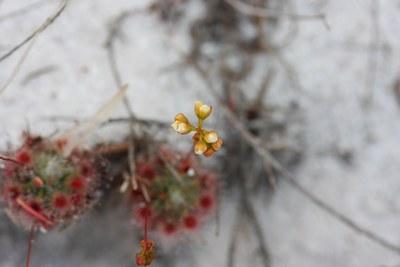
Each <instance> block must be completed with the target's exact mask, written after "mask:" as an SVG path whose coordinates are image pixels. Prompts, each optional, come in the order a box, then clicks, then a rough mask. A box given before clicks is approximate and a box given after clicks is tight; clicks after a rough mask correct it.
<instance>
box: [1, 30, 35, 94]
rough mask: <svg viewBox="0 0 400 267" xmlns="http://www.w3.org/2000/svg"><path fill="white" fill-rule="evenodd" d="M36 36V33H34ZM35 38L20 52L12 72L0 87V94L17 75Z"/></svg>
mask: <svg viewBox="0 0 400 267" xmlns="http://www.w3.org/2000/svg"><path fill="white" fill-rule="evenodd" d="M35 36H36V35H35ZM35 40H36V38H35V37H34V38H33V39H32V41H31V42H30V43H29V45H28V47H27V48H26V50H25V52H24V53H23V54H22V56H21V58H20V59H19V61H18V62H17V65H16V66H15V68H14V70H13V72H12V73H11V75H10V77H9V78H8V79H7V81H6V82H5V83H4V85H2V86H1V87H0V95H1V94H2V93H4V91H5V90H6V89H7V88H8V86H9V85H10V84H11V82H12V81H13V80H14V79H15V77H16V76H17V74H18V72H19V71H20V70H21V67H22V64H23V63H24V61H25V59H26V58H27V56H28V54H29V52H30V51H31V49H32V47H33V44H34V43H35Z"/></svg>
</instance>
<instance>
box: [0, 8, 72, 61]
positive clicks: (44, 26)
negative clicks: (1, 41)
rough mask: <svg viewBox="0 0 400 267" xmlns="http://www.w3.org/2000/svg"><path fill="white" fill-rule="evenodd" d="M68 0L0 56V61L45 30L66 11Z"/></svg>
mask: <svg viewBox="0 0 400 267" xmlns="http://www.w3.org/2000/svg"><path fill="white" fill-rule="evenodd" d="M67 2H68V0H62V2H61V4H60V7H59V8H58V9H57V11H56V12H55V13H54V14H53V15H51V16H50V17H48V18H47V19H46V20H45V21H44V22H43V23H42V25H40V26H39V27H38V28H37V29H36V30H34V31H33V32H32V33H31V34H29V35H28V36H27V37H26V38H25V39H23V40H22V41H21V42H20V43H18V44H17V45H16V46H14V47H13V48H11V49H10V50H9V51H8V52H6V53H5V54H3V55H2V56H0V62H2V61H3V60H5V59H6V58H8V57H10V56H11V55H12V54H14V53H15V52H16V51H17V50H18V49H20V48H21V47H22V46H24V45H25V44H26V43H28V42H29V41H31V40H32V39H33V38H34V37H35V36H37V35H38V34H40V33H42V32H43V31H44V30H46V29H47V27H49V26H50V25H51V24H52V23H53V22H54V21H55V20H56V19H57V18H58V17H59V16H60V15H61V13H62V12H63V11H64V9H65V7H66V6H67Z"/></svg>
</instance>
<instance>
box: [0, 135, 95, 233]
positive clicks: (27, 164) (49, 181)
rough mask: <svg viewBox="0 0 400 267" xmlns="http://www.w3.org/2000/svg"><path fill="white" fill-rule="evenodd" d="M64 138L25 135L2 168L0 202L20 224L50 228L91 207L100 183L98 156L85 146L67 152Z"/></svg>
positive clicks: (64, 222) (26, 226)
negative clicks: (56, 139) (85, 148)
mask: <svg viewBox="0 0 400 267" xmlns="http://www.w3.org/2000/svg"><path fill="white" fill-rule="evenodd" d="M65 143H66V141H65V140H61V141H60V140H58V141H53V140H49V139H45V138H41V137H37V136H31V135H26V136H25V139H24V143H23V145H22V146H21V148H20V149H18V150H17V151H16V152H14V153H8V154H9V157H10V158H13V159H15V161H16V162H12V161H7V162H5V166H4V168H3V170H1V174H0V176H1V178H2V181H1V184H0V192H1V195H0V197H1V200H2V202H3V203H4V206H5V209H6V213H7V214H8V216H9V217H10V218H11V219H12V220H13V221H14V222H15V223H16V224H18V225H21V226H23V227H24V228H27V229H31V228H32V227H34V226H35V227H36V226H40V227H42V228H43V229H46V230H49V229H52V228H54V227H57V226H60V225H67V224H68V223H69V222H70V221H72V220H73V219H75V218H76V217H77V216H79V215H80V214H81V213H83V212H84V211H85V210H87V209H88V208H89V207H91V206H92V205H93V204H94V203H95V200H96V199H97V197H96V195H97V194H96V192H97V188H98V186H99V171H98V165H99V164H98V158H96V157H95V156H94V155H92V154H91V152H89V151H86V150H80V149H74V150H73V151H72V152H71V153H70V154H69V155H68V156H64V155H63V147H64V146H63V144H65Z"/></svg>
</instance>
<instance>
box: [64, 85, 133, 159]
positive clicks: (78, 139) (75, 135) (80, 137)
mask: <svg viewBox="0 0 400 267" xmlns="http://www.w3.org/2000/svg"><path fill="white" fill-rule="evenodd" d="M127 89H128V85H124V86H122V87H121V88H120V89H119V90H118V92H117V93H116V94H115V95H114V96H113V97H112V98H111V99H110V100H109V101H107V103H106V104H105V105H103V106H102V107H101V108H100V109H99V110H98V111H97V112H96V114H95V115H94V116H93V117H92V118H91V119H89V120H88V121H87V122H86V123H83V124H81V125H78V126H77V127H74V128H72V129H71V130H69V131H68V132H67V133H66V134H64V135H63V136H61V137H60V138H62V139H66V140H68V143H67V145H66V147H65V150H64V155H65V156H68V155H69V154H70V153H71V152H72V151H73V149H74V148H76V147H77V146H79V145H80V144H82V143H83V142H84V141H85V140H86V138H87V137H88V136H89V135H90V134H91V133H92V131H93V130H94V129H95V128H96V127H97V126H98V125H99V124H101V123H102V122H103V121H104V119H105V118H106V117H107V116H108V115H109V114H110V112H111V110H112V109H113V108H114V107H115V105H116V104H117V103H118V102H119V101H120V100H121V99H122V98H123V97H124V96H125V94H126V91H127Z"/></svg>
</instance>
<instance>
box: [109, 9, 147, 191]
mask: <svg viewBox="0 0 400 267" xmlns="http://www.w3.org/2000/svg"><path fill="white" fill-rule="evenodd" d="M152 6H153V4H152V3H151V4H150V5H148V6H147V7H146V8H140V9H131V10H126V11H124V12H122V13H121V14H120V15H119V16H117V17H116V18H115V19H114V21H113V22H112V23H111V27H110V30H109V32H108V36H107V39H106V43H105V46H106V49H107V58H108V62H109V65H110V68H111V72H112V76H113V78H114V81H115V83H116V85H117V86H121V83H122V80H121V74H120V72H119V70H118V66H117V65H118V64H117V60H116V56H115V49H114V42H115V40H116V39H117V38H118V35H119V33H120V29H121V25H122V23H123V22H124V21H125V20H126V19H127V18H129V17H131V16H135V15H137V14H139V13H142V12H144V11H148V10H150V9H151V7H152ZM123 102H124V105H125V108H126V110H127V112H128V115H129V135H130V136H129V140H128V141H129V148H128V161H129V172H130V177H131V185H132V188H133V189H134V190H136V189H137V185H138V182H137V181H136V175H135V173H136V164H135V141H134V140H135V135H136V133H135V128H134V122H133V120H136V119H137V118H136V116H135V114H134V112H133V110H132V107H131V104H130V102H129V99H128V98H127V97H126V96H124V98H123ZM141 189H142V193H143V195H145V196H146V195H147V196H148V194H147V191H146V190H145V189H146V188H144V189H143V187H141Z"/></svg>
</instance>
